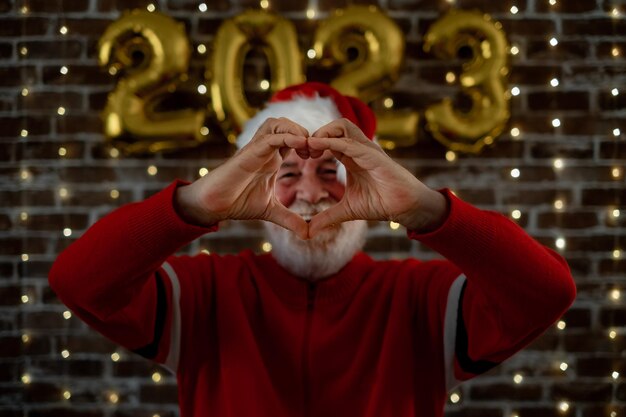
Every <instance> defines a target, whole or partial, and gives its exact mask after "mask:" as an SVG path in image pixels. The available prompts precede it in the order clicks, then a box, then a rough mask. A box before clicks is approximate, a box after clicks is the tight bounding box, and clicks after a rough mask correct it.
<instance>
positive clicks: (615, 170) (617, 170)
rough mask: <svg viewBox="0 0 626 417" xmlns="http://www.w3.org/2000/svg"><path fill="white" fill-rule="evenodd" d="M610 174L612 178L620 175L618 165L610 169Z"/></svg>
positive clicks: (620, 171)
mask: <svg viewBox="0 0 626 417" xmlns="http://www.w3.org/2000/svg"><path fill="white" fill-rule="evenodd" d="M611 176H613V178H619V177H621V176H622V170H621V168H619V167H614V168H613V169H611Z"/></svg>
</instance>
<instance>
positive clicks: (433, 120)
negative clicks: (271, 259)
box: [98, 6, 509, 154]
mask: <svg viewBox="0 0 626 417" xmlns="http://www.w3.org/2000/svg"><path fill="white" fill-rule="evenodd" d="M253 46H256V47H260V49H261V50H262V51H263V53H264V55H265V56H266V58H267V62H268V66H269V72H270V74H271V82H270V83H269V85H270V88H271V90H272V91H277V90H279V89H282V88H284V87H286V86H288V85H291V84H296V83H300V82H303V81H304V80H305V76H304V63H303V58H302V54H301V52H300V49H299V48H298V37H297V32H296V30H295V27H294V25H293V23H291V22H289V21H288V20H286V19H284V18H282V17H280V16H278V15H276V14H273V13H270V12H267V11H263V10H249V11H246V12H243V13H241V14H239V15H238V16H235V17H233V18H231V19H228V20H226V21H224V22H223V23H222V25H221V26H220V27H219V29H218V31H217V34H216V36H215V38H214V41H213V52H212V54H211V56H210V58H209V59H208V61H207V64H206V70H205V74H204V77H205V80H204V81H203V82H204V83H205V84H206V85H208V86H209V90H210V94H209V95H210V103H209V104H208V105H207V107H206V108H197V105H194V104H191V103H190V101H189V100H187V101H185V100H184V99H179V100H173V101H174V102H176V103H178V106H179V107H180V106H181V105H183V106H187V107H186V108H179V107H178V108H168V107H167V106H162V105H160V103H162V102H163V101H164V99H167V97H168V96H171V95H172V94H175V93H176V92H177V89H179V87H180V86H181V85H182V84H183V83H184V82H186V81H188V79H189V71H188V70H189V61H190V56H191V48H190V46H189V42H188V39H187V37H186V35H185V32H184V28H183V26H182V24H180V23H177V22H176V21H175V20H173V19H172V18H170V17H168V16H165V15H163V14H160V13H156V12H151V13H150V12H146V11H139V10H134V11H132V12H130V13H127V14H125V15H124V16H122V17H121V18H120V19H119V20H117V21H115V22H113V23H112V24H111V25H110V26H109V27H108V28H107V30H106V31H105V33H104V34H103V36H102V37H101V39H100V42H99V48H98V51H99V56H98V57H99V63H100V65H102V66H106V67H108V68H109V72H110V73H111V74H119V75H120V77H119V79H118V81H117V85H116V87H115V90H114V91H113V92H111V93H110V94H109V97H108V101H107V105H106V108H105V110H104V112H103V119H104V131H105V135H106V138H107V140H108V141H109V142H110V144H111V145H112V146H115V147H117V148H119V149H120V150H122V151H124V152H125V153H126V154H140V153H153V152H159V151H167V150H175V149H181V148H189V147H194V146H197V145H198V144H200V143H203V142H205V141H206V140H207V136H206V132H204V134H203V133H202V132H203V130H205V131H206V128H204V129H203V125H204V123H205V120H206V119H207V118H212V119H213V120H214V121H216V122H217V123H219V124H220V126H221V128H222V130H223V131H224V133H225V134H226V135H227V137H228V140H229V141H230V142H234V140H235V137H236V133H237V132H238V131H239V129H240V128H241V126H242V125H243V123H245V121H246V120H247V119H248V118H250V117H251V116H252V115H254V113H255V112H256V111H257V109H256V108H254V107H253V106H251V105H250V103H249V102H248V100H247V98H246V94H245V92H244V82H243V73H244V71H243V68H244V63H245V59H246V56H247V54H248V53H249V52H250V50H251V49H252V47H253ZM404 48H405V40H404V36H403V34H402V31H401V30H400V28H399V27H398V26H397V24H396V23H395V22H394V21H393V20H391V19H390V18H389V17H387V16H385V15H384V14H383V13H382V12H381V11H380V10H379V9H377V8H376V7H373V6H350V7H347V8H345V9H339V10H337V11H336V12H335V13H334V14H333V15H332V16H331V17H329V18H328V19H327V20H325V21H323V22H321V24H320V25H319V26H318V28H317V30H316V31H315V34H314V40H313V47H312V48H311V49H310V50H309V53H308V54H307V55H308V56H309V59H310V63H311V65H316V66H319V67H322V68H326V69H329V68H330V69H333V70H336V74H337V75H336V77H335V78H334V79H333V80H332V81H331V85H333V86H334V87H335V88H337V89H338V90H339V91H341V92H342V93H344V94H349V95H353V96H357V97H359V98H361V99H362V100H364V101H366V102H371V101H374V100H377V99H379V98H381V97H382V96H383V95H384V94H385V92H386V91H387V90H388V89H389V88H390V87H391V86H392V85H393V83H394V82H395V81H396V80H397V79H398V78H399V76H400V70H401V67H402V63H403V59H404ZM424 48H425V50H426V51H427V52H428V51H431V50H432V51H433V52H434V53H435V55H436V56H438V57H441V58H445V59H450V58H455V57H458V55H459V50H461V49H463V48H465V49H467V48H469V50H471V52H472V59H471V60H470V61H469V62H467V63H466V64H464V66H463V73H462V74H461V75H460V76H459V77H458V78H459V80H460V84H461V91H462V94H464V95H466V96H468V97H470V98H471V103H472V106H471V109H470V110H469V111H467V110H465V109H463V110H460V109H457V108H455V104H454V103H453V102H452V101H451V100H450V99H444V100H443V101H442V102H441V103H437V104H434V105H431V106H430V107H428V108H427V109H426V110H425V112H424V118H425V121H426V128H427V129H428V130H429V131H430V132H431V134H432V136H433V137H434V138H436V139H437V140H438V141H439V142H441V143H443V144H444V145H446V146H447V147H449V148H450V149H453V150H457V151H461V152H479V151H480V149H482V147H483V146H484V145H488V144H490V143H492V142H493V140H494V139H495V138H496V137H497V135H499V134H500V133H501V132H502V130H503V129H504V126H505V125H506V123H507V121H508V118H509V110H508V98H507V94H506V85H505V82H506V76H507V74H508V67H507V59H506V54H507V50H508V46H507V42H506V39H505V37H504V35H503V33H502V30H501V27H500V24H499V23H497V22H495V23H494V22H492V21H491V20H490V19H489V18H488V17H486V16H485V15H483V14H482V13H477V12H461V11H453V12H451V13H449V14H448V15H446V16H444V17H443V18H442V19H440V20H439V21H437V22H435V23H434V24H433V25H432V27H431V28H430V30H429V31H428V33H427V34H426V38H425V44H424ZM311 52H312V55H311ZM170 98H171V97H170ZM170 101H172V100H170ZM377 117H378V119H379V127H378V131H377V135H378V138H379V141H380V143H381V145H383V146H384V147H386V148H388V149H392V148H395V147H402V146H411V145H413V144H415V143H416V141H417V140H418V134H419V128H418V125H419V122H420V114H419V113H418V112H417V111H416V110H414V109H409V110H405V111H389V110H386V111H381V112H378V114H377Z"/></svg>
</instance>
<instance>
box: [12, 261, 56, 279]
mask: <svg viewBox="0 0 626 417" xmlns="http://www.w3.org/2000/svg"><path fill="white" fill-rule="evenodd" d="M51 266H52V262H51V261H32V260H31V261H28V262H20V263H19V264H18V265H17V271H18V275H19V276H20V277H21V278H25V277H27V278H47V277H48V272H49V271H50V267H51Z"/></svg>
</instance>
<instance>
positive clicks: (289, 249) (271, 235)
mask: <svg viewBox="0 0 626 417" xmlns="http://www.w3.org/2000/svg"><path fill="white" fill-rule="evenodd" d="M334 204H335V202H331V201H328V200H326V201H322V202H320V203H318V204H309V203H307V202H305V201H301V200H299V201H296V202H295V203H294V204H292V205H291V206H290V207H289V209H290V210H292V211H294V212H296V213H298V214H300V215H302V216H303V217H304V218H305V219H306V218H308V216H310V215H312V214H315V213H319V212H321V211H323V210H325V209H326V208H328V207H330V206H332V205H334ZM264 224H265V231H266V232H267V238H268V240H269V242H270V243H271V244H272V255H273V256H274V258H275V259H276V261H277V262H278V263H279V264H280V265H281V266H282V267H283V268H285V269H286V270H287V271H289V272H291V273H292V274H294V275H296V276H298V277H300V278H304V279H307V280H309V281H315V280H318V279H320V278H324V277H327V276H329V275H332V274H334V273H336V272H338V271H339V270H340V269H341V268H343V267H344V266H345V265H346V264H347V263H348V262H350V260H351V259H352V258H353V257H354V255H355V254H356V253H357V252H358V251H360V250H361V249H362V248H363V246H364V245H365V237H366V235H367V221H365V220H353V221H349V222H344V223H341V224H340V225H338V226H335V227H332V228H328V229H326V230H324V231H323V232H322V233H320V234H319V235H317V236H315V237H314V238H313V239H310V240H302V239H300V238H299V237H298V236H296V235H295V234H294V233H293V232H291V231H290V230H287V229H285V228H283V227H281V226H278V225H276V224H274V223H270V222H264Z"/></svg>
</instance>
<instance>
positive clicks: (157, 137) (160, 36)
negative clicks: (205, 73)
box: [98, 10, 205, 154]
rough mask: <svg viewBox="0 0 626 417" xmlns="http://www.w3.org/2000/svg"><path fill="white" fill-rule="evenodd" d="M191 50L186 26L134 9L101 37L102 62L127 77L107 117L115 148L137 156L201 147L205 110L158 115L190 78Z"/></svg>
mask: <svg viewBox="0 0 626 417" xmlns="http://www.w3.org/2000/svg"><path fill="white" fill-rule="evenodd" d="M190 55H191V50H190V46H189V43H188V42H187V37H186V35H185V30H184V27H183V25H182V24H181V23H177V22H175V21H174V20H173V19H171V18H169V17H167V16H165V15H162V14H160V13H156V12H153V13H150V12H147V11H140V10H134V11H132V12H130V13H128V14H125V15H124V16H123V17H122V18H120V19H119V20H117V21H115V22H113V23H112V24H111V25H110V26H109V27H108V28H107V30H106V31H105V33H104V34H103V35H102V37H101V38H100V41H99V44H98V60H99V63H100V65H101V66H108V67H109V72H110V73H111V74H116V73H118V72H120V71H122V72H123V77H122V78H121V79H120V80H119V81H118V83H117V86H116V88H115V90H114V91H113V92H112V93H111V94H109V97H108V102H107V105H106V108H105V110H104V112H103V118H104V130H105V135H106V137H107V138H108V139H109V140H110V141H111V142H112V145H113V146H115V147H117V148H119V149H121V150H122V151H124V152H126V153H129V154H133V153H144V152H158V151H162V150H170V149H178V148H183V147H193V146H197V144H199V143H200V142H203V141H204V140H205V137H204V136H202V134H201V133H200V131H201V128H202V124H203V122H204V118H205V110H196V109H189V108H185V109H179V108H175V109H173V110H162V111H159V110H157V108H158V105H159V103H160V100H161V99H163V98H164V97H166V96H168V95H171V94H172V93H174V92H175V91H176V88H177V84H179V83H180V82H181V80H184V79H186V77H187V70H188V67H189V58H190Z"/></svg>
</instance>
